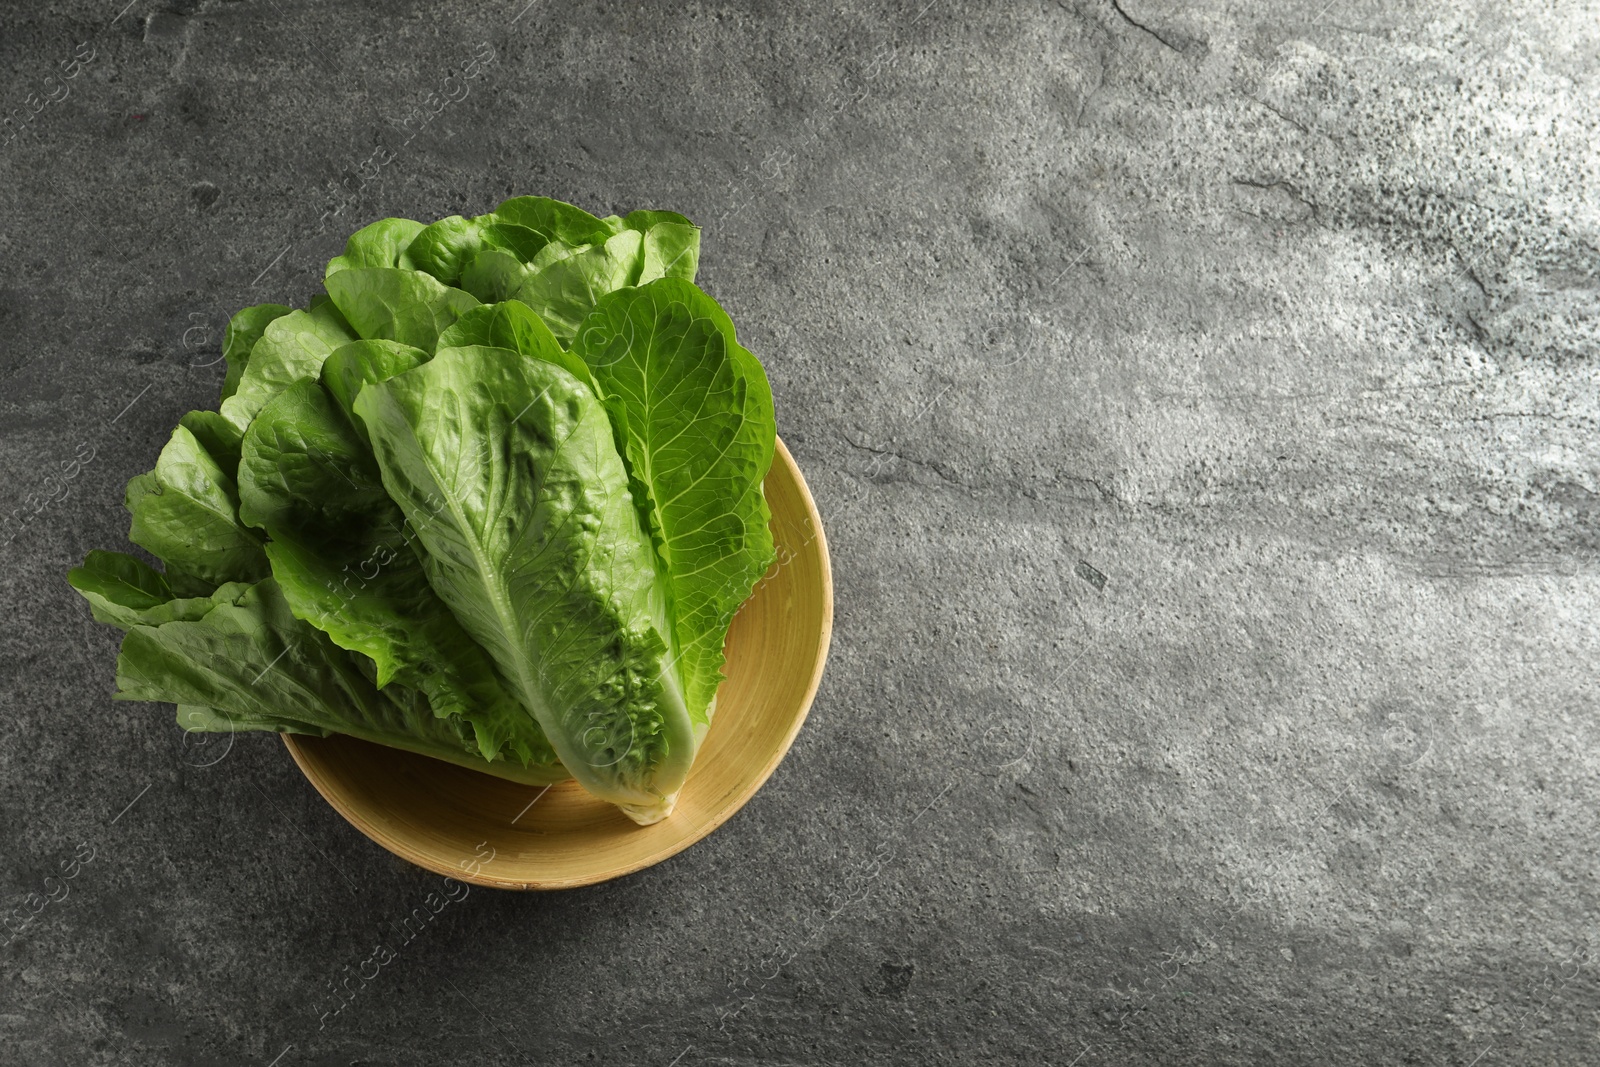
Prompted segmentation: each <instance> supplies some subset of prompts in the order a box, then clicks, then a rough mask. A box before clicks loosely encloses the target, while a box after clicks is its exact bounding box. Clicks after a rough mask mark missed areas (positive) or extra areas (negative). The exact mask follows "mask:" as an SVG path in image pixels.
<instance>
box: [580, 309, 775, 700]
mask: <svg viewBox="0 0 1600 1067" xmlns="http://www.w3.org/2000/svg"><path fill="white" fill-rule="evenodd" d="M572 352H573V354H574V355H577V356H579V357H581V358H582V359H583V360H584V361H585V362H586V363H587V364H588V365H589V367H590V369H591V370H592V371H593V373H594V376H595V378H596V380H597V381H598V382H599V385H600V391H601V395H603V396H604V397H606V403H607V406H608V407H609V408H611V409H612V418H613V420H614V421H615V422H616V424H617V425H618V426H619V427H621V428H622V431H623V437H624V439H625V444H624V447H623V452H624V455H625V457H626V459H627V462H628V469H629V472H630V474H631V476H632V478H633V485H634V494H635V498H636V500H637V502H638V503H639V505H640V508H641V510H642V511H643V513H644V518H645V522H646V529H648V530H649V531H650V534H651V538H652V540H653V541H654V543H655V545H656V548H657V551H658V552H659V554H660V557H661V560H662V562H663V563H664V564H665V566H666V571H667V577H668V580H669V584H670V588H671V603H672V614H673V619H674V625H675V627H676V635H677V646H678V650H679V655H680V656H681V657H682V661H681V667H682V669H683V674H684V678H685V682H686V686H687V697H688V703H689V710H690V713H691V714H692V715H693V716H694V717H695V723H696V726H697V728H699V729H700V730H702V731H703V730H704V729H705V728H706V726H707V725H708V724H709V722H710V717H711V714H712V710H713V708H712V702H713V698H714V697H715V694H716V691H717V686H718V685H719V684H720V683H721V681H722V665H723V648H722V646H723V641H724V639H725V638H726V636H727V633H728V626H729V624H730V623H731V622H732V621H733V616H734V614H735V613H736V612H737V611H738V610H739V607H740V605H742V604H743V603H744V601H745V600H746V599H747V598H748V597H749V596H750V591H751V589H752V588H753V587H754V586H755V583H756V582H757V581H758V580H760V578H761V575H762V574H763V573H765V572H766V570H767V568H768V567H769V566H771V564H772V561H773V559H774V557H775V553H774V549H773V543H772V532H771V530H770V528H769V523H770V522H771V512H770V510H769V509H768V507H767V502H766V498H765V496H764V495H763V494H762V481H763V479H764V478H765V477H766V474H767V470H768V469H769V468H770V467H771V466H772V454H773V449H774V447H775V445H776V439H777V431H776V427H775V424H774V421H773V412H772V389H771V386H770V385H768V383H767V376H766V373H765V372H764V371H763V370H762V369H761V364H760V362H759V361H757V360H756V358H755V357H754V356H752V355H751V354H750V353H749V352H747V351H745V350H744V349H743V348H742V347H740V346H739V344H738V342H737V340H736V339H735V337H734V331H733V323H732V322H730V321H729V320H728V317H727V315H726V314H725V313H724V312H723V310H722V309H721V308H720V307H719V306H718V305H717V303H716V302H715V301H714V300H712V299H711V298H710V297H709V296H706V294H705V293H703V292H701V291H700V290H699V289H697V288H695V287H694V286H693V285H692V284H690V283H689V282H685V281H681V280H678V279H671V278H669V279H663V280H659V281H655V282H652V283H650V284H649V285H645V286H641V287H639V288H635V289H625V290H622V291H620V292H616V293H612V294H610V295H608V296H605V297H602V298H601V299H600V302H599V304H598V305H597V306H596V307H595V309H594V312H593V313H592V314H591V315H590V316H589V317H588V318H587V319H585V320H584V323H583V327H582V329H581V330H579V332H578V338H577V341H576V342H575V343H574V345H573V348H572Z"/></svg>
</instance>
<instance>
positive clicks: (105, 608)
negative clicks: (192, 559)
mask: <svg viewBox="0 0 1600 1067" xmlns="http://www.w3.org/2000/svg"><path fill="white" fill-rule="evenodd" d="M67 582H68V583H69V584H70V585H71V586H72V588H74V589H76V590H77V591H78V592H80V593H82V594H83V598H84V599H85V600H87V601H88V602H89V610H90V612H92V613H93V615H94V617H95V621H96V622H105V623H110V624H111V625H112V626H120V627H122V628H123V629H124V630H126V629H127V628H128V627H130V626H137V625H139V623H140V622H141V621H142V620H143V618H144V613H145V612H147V611H149V610H150V609H151V608H154V607H158V606H160V605H162V604H165V603H167V602H168V601H170V600H171V599H172V587H171V586H170V585H168V584H167V579H166V576H165V575H163V574H162V573H161V572H160V571H158V570H156V569H155V568H154V567H152V566H150V565H149V564H148V563H146V562H144V561H143V560H141V559H135V558H134V557H132V556H130V555H127V554H125V553H122V552H101V551H99V550H95V551H93V552H90V553H89V555H88V556H87V557H86V558H85V559H84V561H83V565H82V566H81V567H74V568H72V570H70V571H68V572H67Z"/></svg>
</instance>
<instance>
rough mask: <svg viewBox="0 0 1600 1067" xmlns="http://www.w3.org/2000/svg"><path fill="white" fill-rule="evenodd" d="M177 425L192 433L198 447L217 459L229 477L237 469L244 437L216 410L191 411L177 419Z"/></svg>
mask: <svg viewBox="0 0 1600 1067" xmlns="http://www.w3.org/2000/svg"><path fill="white" fill-rule="evenodd" d="M178 425H179V426H182V427H183V428H184V429H186V430H188V431H189V432H190V433H192V434H194V438H195V440H196V441H199V442H200V447H201V448H204V449H205V450H206V453H207V454H208V455H210V457H211V458H212V459H214V460H216V461H217V466H219V467H221V468H222V470H223V473H225V474H227V475H228V476H229V477H233V476H235V475H236V474H237V473H238V471H239V444H240V442H241V441H242V440H243V439H244V435H243V434H242V433H240V431H239V428H238V427H237V426H235V425H234V424H233V423H231V422H229V421H228V420H227V418H226V417H225V416H224V415H223V414H222V413H221V412H218V411H191V412H189V413H188V414H187V415H185V416H184V417H183V418H181V419H179V420H178Z"/></svg>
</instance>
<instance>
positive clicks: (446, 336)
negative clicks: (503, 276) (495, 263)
mask: <svg viewBox="0 0 1600 1067" xmlns="http://www.w3.org/2000/svg"><path fill="white" fill-rule="evenodd" d="M553 340H554V337H553V335H552V334H551V333H550V328H549V327H548V326H546V325H545V324H544V320H543V319H541V318H539V316H538V315H536V314H534V312H533V309H532V308H530V307H528V305H526V304H524V303H522V302H521V301H520V300H506V301H503V302H501V303H498V304H487V305H484V306H483V307H476V308H473V309H472V310H471V311H469V312H467V313H466V314H465V315H463V316H461V318H459V319H457V320H456V322H455V324H454V325H453V326H451V327H450V328H449V329H448V330H446V331H445V332H444V333H442V334H440V335H439V347H440V349H444V348H463V347H466V346H468V345H477V346H480V347H484V348H506V349H510V350H511V351H513V352H516V353H518V354H519V355H523V356H527V357H528V358H530V359H543V360H548V361H549V362H551V363H554V364H555V365H556V366H558V367H561V368H562V369H564V370H566V371H567V372H568V373H570V374H571V375H572V376H573V377H575V378H577V379H578V380H579V381H580V382H582V383H583V384H585V385H587V386H588V387H589V388H590V390H591V391H592V392H593V393H594V395H595V396H597V397H598V396H601V395H602V394H601V392H600V386H599V384H598V383H596V382H595V380H594V375H593V374H591V373H589V365H588V364H587V363H585V362H584V361H583V360H582V359H581V358H580V357H579V356H577V355H575V354H573V353H571V352H568V351H567V350H566V349H564V348H562V347H561V346H560V345H559V344H551V341H553ZM391 377H392V376H391Z"/></svg>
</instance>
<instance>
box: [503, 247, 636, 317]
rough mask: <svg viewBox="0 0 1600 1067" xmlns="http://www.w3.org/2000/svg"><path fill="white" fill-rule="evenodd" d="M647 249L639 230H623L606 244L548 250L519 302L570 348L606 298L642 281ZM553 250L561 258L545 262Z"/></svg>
mask: <svg viewBox="0 0 1600 1067" xmlns="http://www.w3.org/2000/svg"><path fill="white" fill-rule="evenodd" d="M643 245H644V240H643V237H642V236H641V235H640V233H639V232H638V231H637V230H624V231H622V232H621V233H619V234H617V235H615V236H614V237H610V238H608V239H607V240H606V242H605V243H604V244H596V245H579V246H577V247H576V248H570V249H569V248H564V247H558V246H555V245H551V246H548V247H547V248H546V249H545V251H544V252H541V253H540V254H539V257H538V258H535V259H534V261H533V262H532V263H530V264H529V265H528V268H527V273H526V274H525V276H524V279H523V282H522V286H521V288H519V289H518V290H517V294H516V299H518V300H520V301H522V302H523V303H524V304H527V305H528V306H529V307H531V308H532V309H533V310H534V311H536V312H537V313H538V315H539V317H540V318H542V319H543V320H544V321H545V325H547V326H549V327H550V332H551V333H553V334H555V336H556V339H557V340H558V341H560V342H561V343H562V344H563V345H566V344H570V343H571V342H572V338H573V337H574V336H575V335H576V334H577V332H578V324H579V323H580V322H582V321H583V319H584V317H585V316H586V315H588V314H589V312H590V311H591V310H593V308H594V306H595V303H596V302H597V301H598V300H599V299H600V298H601V297H602V296H604V295H606V294H607V293H609V292H612V291H613V290H616V289H620V288H622V287H623V286H625V285H630V284H632V283H633V281H634V280H635V279H637V278H638V277H639V272H640V270H641V269H642V268H641V262H642V260H641V255H642V251H643ZM552 250H554V251H555V253H556V254H553V255H551V256H549V257H548V258H546V252H551V251H552Z"/></svg>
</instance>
